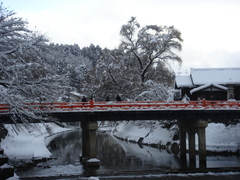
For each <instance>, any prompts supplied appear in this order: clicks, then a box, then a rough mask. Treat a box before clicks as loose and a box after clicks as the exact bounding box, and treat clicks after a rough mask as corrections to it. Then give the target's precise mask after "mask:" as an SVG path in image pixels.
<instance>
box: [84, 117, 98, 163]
mask: <svg viewBox="0 0 240 180" xmlns="http://www.w3.org/2000/svg"><path fill="white" fill-rule="evenodd" d="M81 128H82V158H84V159H85V160H86V163H88V162H87V161H88V159H96V156H97V152H96V149H97V141H96V139H97V137H96V131H97V129H98V123H97V121H83V122H81ZM91 162H93V161H91ZM94 163H95V164H96V161H94ZM98 164H99V161H98Z"/></svg>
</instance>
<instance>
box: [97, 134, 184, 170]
mask: <svg viewBox="0 0 240 180" xmlns="http://www.w3.org/2000/svg"><path fill="white" fill-rule="evenodd" d="M98 156H99V157H98V158H99V159H100V160H101V165H102V166H104V167H106V168H107V169H110V170H124V171H125V170H128V171H129V170H130V171H132V170H154V169H158V170H159V169H163V168H171V169H177V168H179V167H180V166H179V164H180V163H179V159H178V157H177V156H175V155H173V154H170V153H168V152H167V151H165V150H159V149H156V148H152V147H148V146H143V148H141V147H139V146H138V145H137V144H132V143H127V142H124V141H121V140H117V139H115V138H113V137H111V136H109V135H107V134H99V136H98Z"/></svg>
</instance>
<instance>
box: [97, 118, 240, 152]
mask: <svg viewBox="0 0 240 180" xmlns="http://www.w3.org/2000/svg"><path fill="white" fill-rule="evenodd" d="M164 124H165V125H167V122H162V121H125V122H123V123H119V124H117V125H115V126H112V128H111V133H112V134H113V135H114V136H115V137H118V138H120V139H123V140H125V141H129V142H138V141H139V140H140V138H143V140H142V143H143V144H156V145H164V146H165V145H167V144H169V143H170V144H173V143H178V144H179V140H175V139H174V135H176V134H177V131H178V127H177V125H176V124H172V125H170V126H168V127H165V125H164ZM100 129H101V130H105V131H107V128H106V127H105V128H104V126H101V128H100ZM108 130H109V129H108ZM196 144H198V141H197V140H196ZM206 148H207V151H211V152H240V124H236V125H228V126H226V125H225V124H222V123H209V124H208V127H207V128H206Z"/></svg>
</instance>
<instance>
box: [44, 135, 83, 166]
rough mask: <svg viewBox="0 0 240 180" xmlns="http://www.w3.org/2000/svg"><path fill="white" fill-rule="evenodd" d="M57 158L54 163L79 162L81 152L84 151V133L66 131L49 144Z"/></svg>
mask: <svg viewBox="0 0 240 180" xmlns="http://www.w3.org/2000/svg"><path fill="white" fill-rule="evenodd" d="M47 148H48V150H49V151H50V152H51V153H52V157H53V158H56V160H55V161H54V164H56V165H68V164H76V163H77V164H78V159H79V154H81V152H82V133H81V132H80V131H73V132H65V133H61V134H59V135H57V136H56V137H55V138H54V139H53V140H52V141H51V142H50V143H49V144H48V146H47Z"/></svg>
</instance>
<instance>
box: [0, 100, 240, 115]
mask: <svg viewBox="0 0 240 180" xmlns="http://www.w3.org/2000/svg"><path fill="white" fill-rule="evenodd" d="M23 105H24V106H23V107H21V108H25V109H39V110H41V111H45V112H56V111H112V110H164V109H166V110H180V109H185V110H204V109H206V110H208V109H209V110H210V109H215V110H224V109H227V110H240V101H206V100H202V101H170V102H166V101H129V102H124V101H118V102H113V101H108V102H94V101H92V100H91V101H89V102H71V103H24V104H23ZM12 108H13V107H11V106H9V105H7V104H0V113H3V114H7V113H11V109H12Z"/></svg>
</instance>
